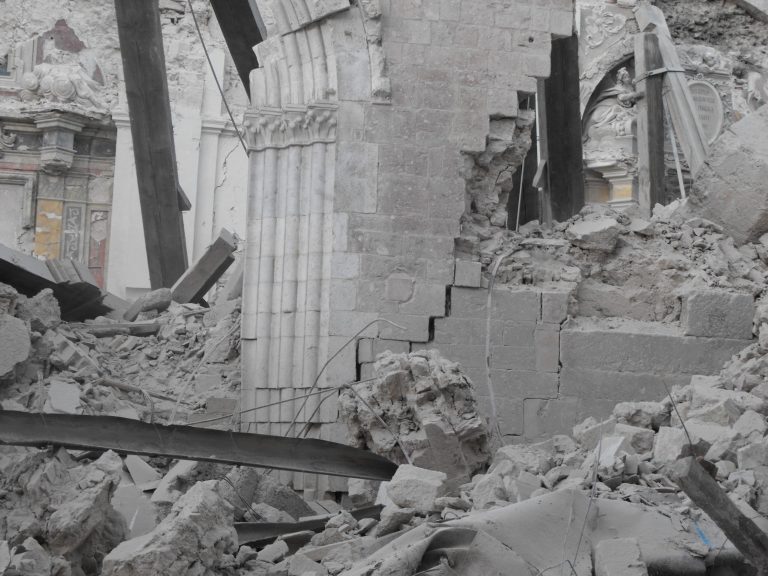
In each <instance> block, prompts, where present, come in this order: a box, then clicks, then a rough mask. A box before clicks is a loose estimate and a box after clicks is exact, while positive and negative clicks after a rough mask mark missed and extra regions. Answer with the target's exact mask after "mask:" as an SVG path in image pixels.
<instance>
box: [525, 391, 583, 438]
mask: <svg viewBox="0 0 768 576" xmlns="http://www.w3.org/2000/svg"><path fill="white" fill-rule="evenodd" d="M523 406H524V407H523V410H524V415H523V420H524V423H525V426H524V436H525V438H526V439H527V440H536V439H539V438H545V437H548V436H551V435H553V434H570V432H571V430H572V429H573V426H574V425H575V424H576V422H577V420H578V413H579V401H578V399H576V398H556V399H553V400H539V399H530V398H527V399H526V400H524V403H523Z"/></svg>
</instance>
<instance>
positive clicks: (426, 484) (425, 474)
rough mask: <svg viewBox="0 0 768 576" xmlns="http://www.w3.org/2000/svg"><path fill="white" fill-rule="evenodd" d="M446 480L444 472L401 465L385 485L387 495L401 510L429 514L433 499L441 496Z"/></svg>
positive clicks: (433, 504) (433, 505) (433, 503)
mask: <svg viewBox="0 0 768 576" xmlns="http://www.w3.org/2000/svg"><path fill="white" fill-rule="evenodd" d="M447 480H448V476H447V475H446V474H445V472H439V471H437V470H427V469H425V468H418V467H417V466H411V465H410V464H403V465H402V466H400V467H399V468H398V469H397V472H395V475H394V476H393V477H392V480H390V481H389V483H388V484H387V494H388V495H389V497H390V498H391V499H392V502H394V503H395V504H397V505H398V506H400V507H401V508H413V509H414V510H417V511H419V512H422V513H429V512H432V510H433V509H434V507H435V499H436V498H438V497H439V496H442V495H443V492H444V490H445V483H446V482H447Z"/></svg>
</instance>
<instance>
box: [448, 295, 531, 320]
mask: <svg viewBox="0 0 768 576" xmlns="http://www.w3.org/2000/svg"><path fill="white" fill-rule="evenodd" d="M540 297H541V293H540V292H538V291H536V290H508V289H504V288H498V289H495V290H494V292H493V301H492V306H493V309H492V310H491V318H494V319H497V320H504V321H512V320H515V321H521V322H536V321H537V320H538V318H539V310H540ZM487 303H488V291H487V290H481V289H472V288H460V287H454V288H453V289H451V316H453V317H456V318H485V317H486V306H487Z"/></svg>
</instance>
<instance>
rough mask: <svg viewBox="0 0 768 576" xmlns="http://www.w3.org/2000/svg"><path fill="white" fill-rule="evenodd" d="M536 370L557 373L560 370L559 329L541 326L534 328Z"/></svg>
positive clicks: (554, 326) (551, 326) (545, 325)
mask: <svg viewBox="0 0 768 576" xmlns="http://www.w3.org/2000/svg"><path fill="white" fill-rule="evenodd" d="M535 342H536V370H537V371H538V372H557V371H559V370H560V327H559V326H558V325H547V324H542V325H540V326H538V327H537V328H536V333H535Z"/></svg>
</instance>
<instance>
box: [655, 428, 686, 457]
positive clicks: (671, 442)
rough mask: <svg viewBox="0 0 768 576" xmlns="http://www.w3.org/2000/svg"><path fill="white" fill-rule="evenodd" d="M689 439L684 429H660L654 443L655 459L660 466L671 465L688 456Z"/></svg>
mask: <svg viewBox="0 0 768 576" xmlns="http://www.w3.org/2000/svg"><path fill="white" fill-rule="evenodd" d="M687 446H688V438H687V436H686V435H685V432H684V431H683V430H682V428H670V427H669V426H662V427H661V428H659V431H658V433H657V434H656V438H655V439H654V442H653V459H654V460H655V461H656V462H657V463H659V464H671V463H672V462H674V461H676V460H678V459H680V458H682V457H683V456H684V455H685V454H686V450H687Z"/></svg>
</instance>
